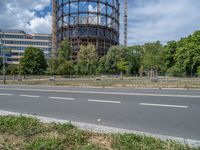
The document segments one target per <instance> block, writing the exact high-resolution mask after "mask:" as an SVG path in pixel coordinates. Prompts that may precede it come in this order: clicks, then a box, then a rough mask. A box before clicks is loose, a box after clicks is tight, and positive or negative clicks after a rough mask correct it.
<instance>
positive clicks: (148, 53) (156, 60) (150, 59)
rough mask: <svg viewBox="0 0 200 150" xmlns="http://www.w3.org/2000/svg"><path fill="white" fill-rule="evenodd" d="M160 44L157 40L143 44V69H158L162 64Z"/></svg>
mask: <svg viewBox="0 0 200 150" xmlns="http://www.w3.org/2000/svg"><path fill="white" fill-rule="evenodd" d="M162 52H163V49H162V45H161V44H160V42H159V41H157V42H154V43H146V44H144V56H143V60H142V65H143V67H144V68H145V69H148V70H150V69H160V68H161V66H162Z"/></svg>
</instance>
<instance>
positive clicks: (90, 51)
mask: <svg viewBox="0 0 200 150" xmlns="http://www.w3.org/2000/svg"><path fill="white" fill-rule="evenodd" d="M97 61H98V56H97V52H96V48H95V46H94V45H91V44H89V45H87V46H81V48H80V51H79V52H78V59H77V65H78V68H79V69H78V70H79V71H80V72H81V73H82V74H86V75H90V74H94V73H95V70H96V66H97Z"/></svg>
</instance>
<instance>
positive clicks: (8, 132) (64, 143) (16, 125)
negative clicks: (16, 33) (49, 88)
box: [0, 116, 200, 150]
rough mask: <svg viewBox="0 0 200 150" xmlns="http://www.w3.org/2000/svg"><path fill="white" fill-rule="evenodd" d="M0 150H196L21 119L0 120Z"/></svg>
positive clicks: (173, 144)
mask: <svg viewBox="0 0 200 150" xmlns="http://www.w3.org/2000/svg"><path fill="white" fill-rule="evenodd" d="M0 149H1V150H10V149H27V150H65V149H66V150H198V148H190V147H188V146H187V145H182V144H180V143H177V142H174V141H162V140H159V139H155V138H151V137H145V136H138V135H134V134H123V135H122V134H114V135H107V134H97V133H92V132H89V131H83V130H79V129H78V128H76V127H74V126H73V125H72V124H69V123H68V124H56V123H50V124H45V123H41V122H40V121H39V120H37V119H36V118H31V117H24V116H20V117H15V116H0ZM199 149H200V148H199Z"/></svg>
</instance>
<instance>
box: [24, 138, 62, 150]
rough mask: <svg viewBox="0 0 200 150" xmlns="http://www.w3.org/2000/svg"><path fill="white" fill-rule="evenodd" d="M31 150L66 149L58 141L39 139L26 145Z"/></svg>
mask: <svg viewBox="0 0 200 150" xmlns="http://www.w3.org/2000/svg"><path fill="white" fill-rule="evenodd" d="M26 149H29V150H62V149H64V148H63V146H62V143H61V141H59V140H58V139H51V138H49V139H46V138H37V139H35V140H34V141H32V142H30V143H28V144H27V145H26Z"/></svg>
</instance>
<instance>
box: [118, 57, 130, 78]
mask: <svg viewBox="0 0 200 150" xmlns="http://www.w3.org/2000/svg"><path fill="white" fill-rule="evenodd" d="M117 68H118V70H119V71H120V74H121V78H122V79H123V73H126V72H127V71H128V68H129V64H128V62H127V61H124V60H123V59H120V60H119V61H118V62H117Z"/></svg>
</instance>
